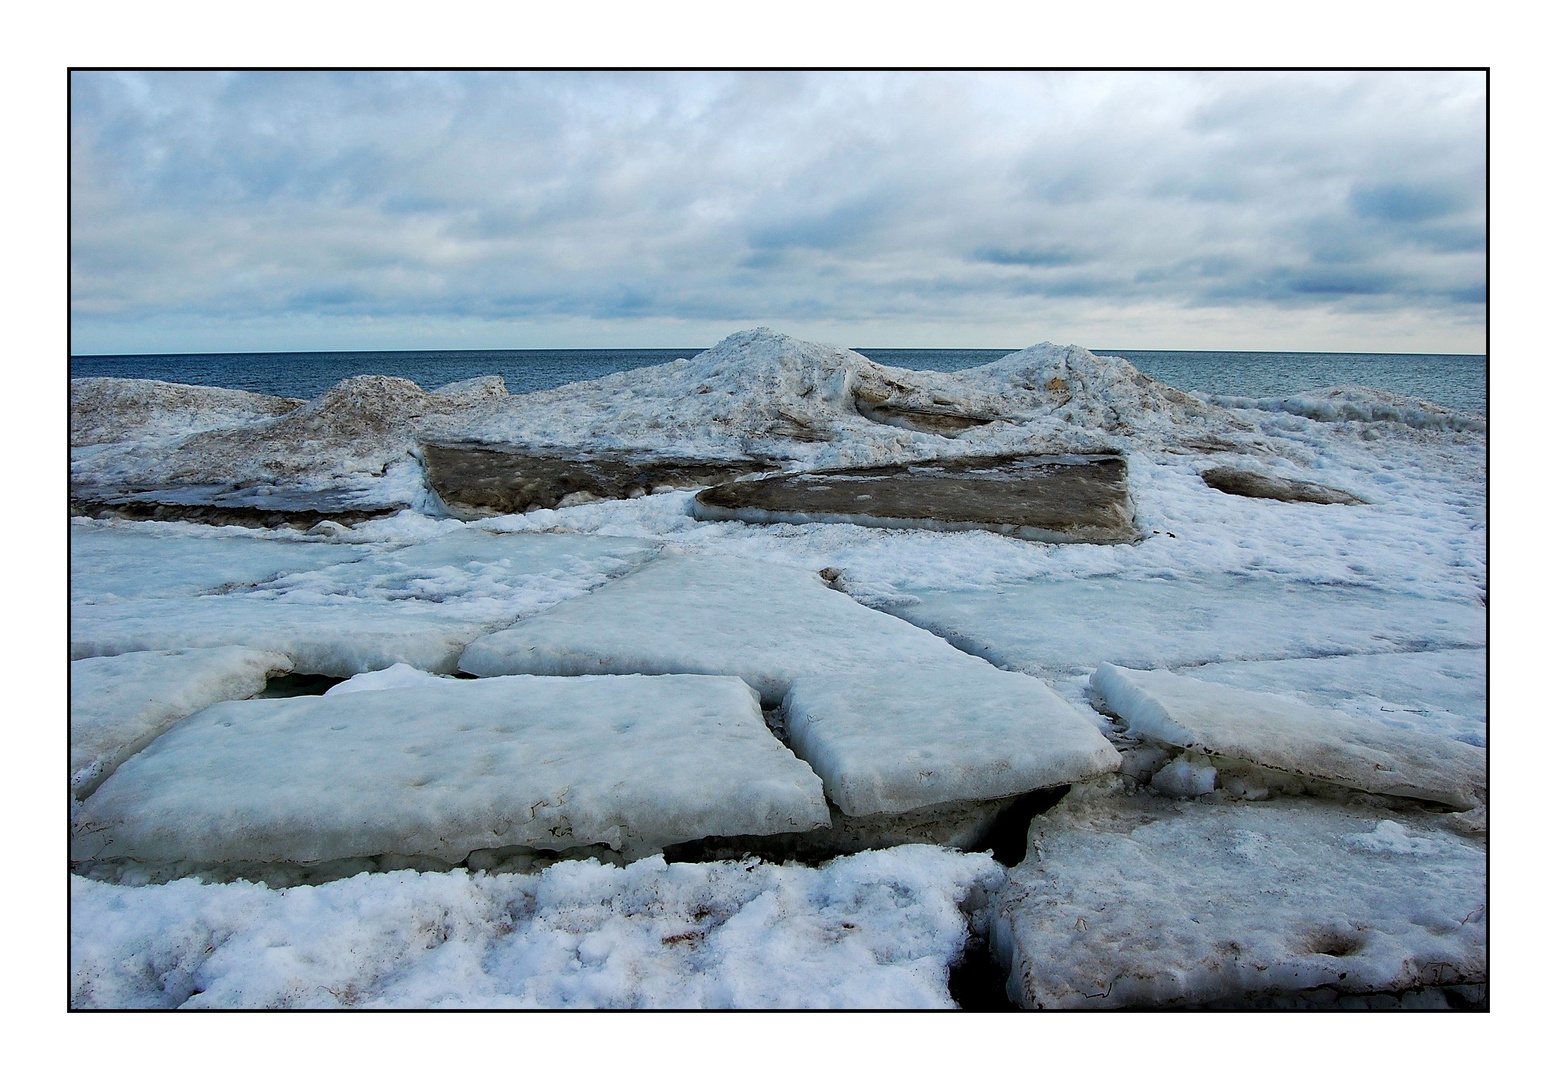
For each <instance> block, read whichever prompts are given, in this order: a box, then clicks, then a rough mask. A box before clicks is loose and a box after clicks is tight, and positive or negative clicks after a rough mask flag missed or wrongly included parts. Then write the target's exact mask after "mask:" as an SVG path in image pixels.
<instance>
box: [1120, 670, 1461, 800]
mask: <svg viewBox="0 0 1557 1080" xmlns="http://www.w3.org/2000/svg"><path fill="white" fill-rule="evenodd" d="M1092 686H1093V688H1094V689H1096V690H1097V691H1098V692H1099V693H1100V694H1102V696H1103V698H1104V699H1105V700H1106V701H1107V703H1108V706H1109V708H1111V709H1112V710H1113V711H1114V712H1115V713H1117V714H1118V715H1119V716H1120V717H1121V718H1123V719H1124V720H1125V721H1126V723H1128V724H1129V734H1131V735H1134V736H1137V737H1140V738H1145V739H1149V740H1152V741H1153V742H1156V743H1161V744H1166V745H1168V746H1176V747H1181V748H1183V749H1186V750H1190V751H1193V752H1195V753H1197V754H1203V755H1207V756H1209V757H1211V758H1213V759H1220V760H1225V761H1228V762H1231V763H1234V764H1237V765H1253V766H1255V767H1256V768H1258V769H1262V770H1273V771H1275V772H1278V773H1284V774H1288V775H1291V776H1294V777H1298V778H1302V779H1305V780H1317V781H1320V782H1321V783H1325V784H1335V785H1338V786H1340V787H1345V788H1351V789H1354V790H1357V791H1364V792H1369V793H1372V794H1377V795H1398V796H1403V797H1407V798H1412V799H1422V800H1425V801H1428V802H1435V803H1442V804H1444V805H1447V806H1452V807H1455V808H1456V809H1460V810H1468V809H1471V808H1472V807H1475V806H1478V805H1482V804H1484V803H1485V802H1486V797H1487V764H1486V752H1485V751H1484V750H1482V749H1481V748H1479V747H1475V746H1467V745H1465V744H1464V743H1461V742H1455V741H1454V740H1451V739H1442V738H1438V737H1437V736H1433V735H1423V734H1419V733H1417V732H1413V731H1397V730H1395V729H1393V728H1388V727H1385V726H1384V725H1382V724H1377V723H1374V722H1373V721H1371V720H1365V719H1359V718H1357V717H1355V716H1349V715H1347V714H1345V713H1339V712H1335V711H1333V710H1329V709H1317V708H1314V707H1313V706H1311V705H1306V704H1303V703H1302V702H1299V701H1295V700H1293V699H1291V698H1288V697H1282V696H1278V695H1275V694H1261V693H1255V692H1253V691H1250V690H1240V689H1237V688H1235V687H1231V686H1221V685H1218V684H1216V683H1209V682H1203V681H1202V680H1200V679H1192V678H1189V677H1187V676H1184V675H1175V674H1173V673H1172V672H1168V671H1133V670H1129V669H1127V668H1120V667H1115V666H1114V665H1112V664H1103V665H1101V666H1100V667H1099V668H1098V669H1097V671H1095V672H1093V675H1092Z"/></svg>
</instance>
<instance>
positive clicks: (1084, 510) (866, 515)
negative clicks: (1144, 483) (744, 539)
mask: <svg viewBox="0 0 1557 1080" xmlns="http://www.w3.org/2000/svg"><path fill="white" fill-rule="evenodd" d="M693 513H694V515H695V516H697V517H698V518H701V519H704V520H715V521H718V520H726V521H728V520H735V521H746V522H750V523H753V524H768V523H790V524H803V523H806V522H847V523H853V524H858V525H869V526H875V527H878V528H917V529H945V530H962V529H985V530H989V531H991V532H998V533H1004V534H1006V535H1009V536H1016V537H1020V538H1021V539H1025V540H1040V541H1044V542H1047V543H1090V544H1118V543H1130V542H1133V541H1135V540H1137V539H1139V538H1140V534H1139V533H1138V532H1137V531H1136V528H1135V507H1134V504H1133V503H1132V502H1131V499H1130V492H1129V487H1128V485H1127V484H1126V465H1125V460H1124V458H1122V457H1119V456H1116V455H1089V456H1081V455H1077V456H1052V455H1011V456H996V457H976V458H960V459H954V460H950V461H926V462H920V463H910V464H904V465H884V466H879V467H876V468H868V469H832V470H822V471H817V472H806V473H792V474H788V475H784V476H774V477H769V478H766V479H761V480H747V481H738V482H735V483H728V484H721V485H719V486H717V487H712V488H709V489H708V490H707V491H703V492H699V493H698V496H697V498H696V499H695V500H694V503H693Z"/></svg>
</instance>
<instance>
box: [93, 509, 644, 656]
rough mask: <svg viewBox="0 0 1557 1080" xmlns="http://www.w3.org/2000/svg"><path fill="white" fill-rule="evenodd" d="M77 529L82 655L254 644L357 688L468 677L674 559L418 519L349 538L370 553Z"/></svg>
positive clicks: (201, 535) (310, 544) (202, 530)
mask: <svg viewBox="0 0 1557 1080" xmlns="http://www.w3.org/2000/svg"><path fill="white" fill-rule="evenodd" d="M77 528H79V529H80V535H81V536H82V537H83V538H84V541H83V542H81V543H80V544H79V545H78V546H77V547H76V548H75V549H74V550H73V558H72V588H73V590H74V592H75V595H74V596H73V603H72V612H71V615H72V618H71V654H72V656H73V657H76V658H80V657H84V656H97V655H111V654H114V653H122V652H130V651H137V650H147V649H172V648H182V647H191V646H203V645H248V646H253V647H256V648H263V649H269V650H274V651H277V652H283V653H286V654H287V655H289V656H291V657H292V660H293V663H294V665H295V666H296V668H297V670H299V671H305V672H312V673H317V674H326V675H341V676H349V675H354V674H356V673H358V672H362V671H372V670H377V669H380V668H386V667H389V666H390V665H392V664H395V663H407V664H410V665H411V666H413V667H416V668H420V669H423V670H427V671H440V672H452V671H453V670H454V664H455V662H456V661H457V660H458V658H459V654H460V652H461V651H462V650H463V648H464V646H465V645H466V644H468V643H469V642H470V641H471V640H473V639H474V638H476V637H479V636H480V635H482V634H484V633H488V632H490V631H492V630H496V629H498V628H500V627H502V626H506V625H507V624H509V623H511V622H512V621H513V620H514V619H516V618H519V617H520V616H522V615H526V614H530V613H532V612H534V611H538V610H541V609H543V608H545V607H548V606H550V605H551V604H555V603H557V602H558V601H560V600H563V599H566V598H568V597H571V596H577V595H579V594H580V593H583V592H585V591H586V590H588V589H590V588H592V587H594V586H596V585H599V584H600V583H601V582H603V581H605V580H607V579H608V578H609V577H611V576H613V575H615V574H619V573H621V572H623V571H624V570H626V569H629V568H630V567H632V566H635V565H637V564H638V563H639V562H641V561H642V560H644V559H647V558H649V557H651V556H652V555H653V553H654V552H655V551H656V550H657V548H658V546H657V545H656V544H654V543H652V542H645V541H643V540H634V539H622V538H611V537H599V536H568V535H559V534H534V535H528V534H506V535H499V534H494V533H491V532H488V531H486V530H483V529H479V528H474V527H468V526H464V525H461V524H458V523H441V524H440V523H434V522H431V521H429V520H428V519H425V518H421V517H419V516H418V515H407V520H405V521H391V522H385V523H374V528H371V529H367V528H364V529H356V530H348V531H347V532H346V534H345V535H346V536H348V537H349V538H351V539H353V540H356V541H358V542H355V543H321V542H316V541H300V540H297V539H294V537H296V535H297V534H296V533H292V532H290V530H275V531H273V532H270V533H257V532H255V531H253V530H246V529H231V528H227V529H216V528H210V527H208V526H179V527H177V528H175V529H167V528H163V529H156V530H146V529H137V528H125V527H119V528H112V527H104V526H97V525H92V526H79V527H77ZM289 533H290V535H287V534H289ZM74 534H75V530H74V529H73V535H74ZM122 595H129V596H132V597H134V598H133V599H119V597H120V596H122Z"/></svg>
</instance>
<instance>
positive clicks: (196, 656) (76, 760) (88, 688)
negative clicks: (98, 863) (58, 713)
mask: <svg viewBox="0 0 1557 1080" xmlns="http://www.w3.org/2000/svg"><path fill="white" fill-rule="evenodd" d="M291 668H292V664H291V661H290V660H288V659H287V658H286V657H285V656H283V655H281V654H279V653H273V652H262V651H260V650H258V649H245V648H238V647H228V648H218V649H180V650H176V651H173V652H134V653H125V654H124V655H122V656H101V657H93V658H90V659H86V660H73V661H71V664H70V794H71V798H72V799H77V800H79V799H84V798H86V797H87V796H88V795H90V794H91V793H92V792H93V791H94V790H95V789H96V788H97V786H98V785H99V784H101V783H102V782H103V781H104V780H105V779H107V777H108V776H109V775H110V774H112V773H113V771H114V770H115V769H117V768H118V767H119V765H120V764H122V763H123V762H124V761H125V759H127V758H129V757H130V756H131V755H132V754H134V753H136V752H137V751H139V750H141V749H142V748H143V747H145V746H147V745H148V744H149V743H150V742H151V741H152V740H153V739H155V738H156V737H157V736H158V735H160V734H162V732H164V731H166V730H167V729H168V728H169V727H171V726H172V725H173V724H174V723H175V722H176V721H178V720H182V719H183V718H184V717H186V716H188V715H190V714H191V713H194V712H198V711H199V710H201V709H203V708H205V707H206V706H207V705H212V704H214V703H216V702H218V701H228V700H232V699H235V698H247V697H252V696H254V695H255V694H257V693H259V692H260V691H261V690H263V689H265V681H266V680H267V679H268V678H269V677H270V676H272V675H278V674H283V673H285V672H287V671H290V670H291Z"/></svg>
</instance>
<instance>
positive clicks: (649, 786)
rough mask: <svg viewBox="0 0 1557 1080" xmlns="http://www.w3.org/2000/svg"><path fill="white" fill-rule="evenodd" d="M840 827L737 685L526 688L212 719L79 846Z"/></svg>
mask: <svg viewBox="0 0 1557 1080" xmlns="http://www.w3.org/2000/svg"><path fill="white" fill-rule="evenodd" d="M827 822H828V812H827V804H826V801H825V800H824V799H823V796H822V784H821V781H820V780H819V779H817V777H816V775H815V774H814V773H812V772H811V770H810V769H809V768H807V767H806V766H805V765H804V764H803V763H802V762H800V761H798V760H796V759H795V756H794V755H793V754H791V753H790V751H789V750H788V749H787V748H785V747H784V745H783V744H782V743H780V742H779V741H778V740H777V739H775V738H774V737H773V735H772V734H771V733H770V732H769V731H768V729H767V726H766V725H765V724H764V723H763V719H762V713H761V711H760V710H759V709H758V706H757V699H756V695H755V694H753V693H752V692H751V690H750V688H749V687H747V686H745V685H743V684H742V683H740V682H739V681H737V680H735V679H719V678H707V677H696V676H672V677H665V678H647V677H641V676H640V677H625V678H623V677H612V678H585V679H545V678H532V677H525V676H520V677H515V678H504V679H488V680H475V681H470V680H449V681H447V682H446V683H445V684H443V685H427V686H422V687H404V688H397V689H392V690H379V691H366V692H363V693H354V694H342V695H338V696H331V697H318V698H286V699H272V700H257V701H237V702H228V703H225V704H222V705H216V706H213V707H211V708H209V709H206V710H205V711H203V712H201V713H198V714H196V715H195V716H192V717H190V718H188V719H187V720H185V721H183V722H182V723H181V724H179V725H177V726H176V727H174V728H173V729H172V730H171V731H169V732H168V733H167V734H165V735H163V736H162V737H161V738H160V739H158V740H157V741H156V742H155V743H153V744H152V746H151V747H150V748H149V749H147V750H145V751H143V752H142V753H141V754H139V755H137V756H136V757H135V758H132V759H131V760H130V761H128V762H126V763H125V764H124V765H122V766H120V768H119V770H118V771H117V772H116V773H115V774H114V775H113V776H112V777H110V778H109V779H108V780H107V781H106V782H105V783H104V784H103V785H102V786H101V787H99V788H98V789H97V791H96V793H95V794H93V795H92V797H91V798H89V799H88V800H87V801H86V803H85V805H84V806H83V807H82V809H81V812H80V814H79V815H78V816H77V818H76V820H75V822H74V825H73V833H72V837H73V839H72V845H71V852H72V858H74V859H77V860H93V859H111V858H127V859H133V860H137V861H140V862H146V863H159V862H188V863H193V864H197V865H219V864H223V863H301V864H310V863H318V862H324V861H329V860H336V859H348V858H357V857H366V856H373V855H380V854H391V855H404V856H427V857H431V858H436V859H442V860H445V861H448V862H460V861H462V860H464V859H465V858H466V856H468V855H469V853H470V852H472V851H475V850H480V849H489V848H501V847H511V846H517V847H529V848H537V849H543V850H551V851H560V850H566V849H568V848H574V847H582V846H588V845H592V844H606V845H609V846H610V847H612V848H614V849H618V850H629V851H632V850H645V849H647V850H652V849H654V848H657V847H662V846H664V845H666V844H673V843H679V842H681V841H686V840H695V839H699V838H701V837H705V836H712V835H733V834H750V835H767V834H771V833H776V832H789V831H804V830H807V829H812V828H817V827H821V826H825V825H826V824H827Z"/></svg>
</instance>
